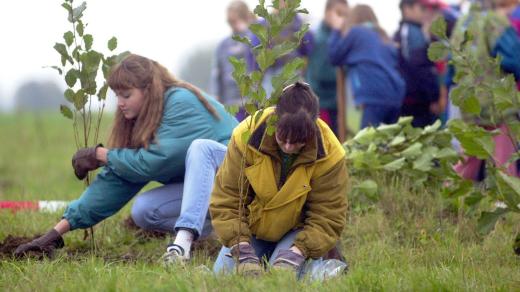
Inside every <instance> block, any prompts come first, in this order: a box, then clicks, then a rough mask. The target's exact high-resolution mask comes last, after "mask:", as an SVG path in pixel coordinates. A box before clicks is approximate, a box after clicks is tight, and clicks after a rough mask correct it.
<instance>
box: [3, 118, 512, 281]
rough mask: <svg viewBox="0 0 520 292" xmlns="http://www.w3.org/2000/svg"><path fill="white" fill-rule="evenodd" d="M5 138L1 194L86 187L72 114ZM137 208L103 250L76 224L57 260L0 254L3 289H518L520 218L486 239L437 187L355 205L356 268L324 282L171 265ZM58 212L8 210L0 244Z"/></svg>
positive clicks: (390, 192) (400, 189)
mask: <svg viewBox="0 0 520 292" xmlns="http://www.w3.org/2000/svg"><path fill="white" fill-rule="evenodd" d="M106 124H107V123H106ZM106 132H107V131H106V129H104V131H103V134H102V137H103V139H104V138H105V137H106ZM0 135H1V137H2V142H1V145H2V146H1V147H0V199H1V200H38V199H45V200H72V199H74V198H77V197H78V196H79V195H80V194H81V191H82V189H83V184H82V183H81V182H79V181H77V180H76V179H75V177H74V175H73V172H72V168H71V165H70V157H71V156H72V154H73V153H74V149H75V147H74V145H73V138H72V131H71V127H70V123H69V121H68V120H65V119H64V118H62V117H60V116H58V115H42V116H40V117H35V116H30V115H23V116H19V117H16V116H13V115H10V116H0ZM353 179H354V180H356V179H358V178H353ZM149 187H151V186H149ZM130 206H131V204H129V205H128V206H126V207H125V208H124V209H123V210H122V211H121V212H119V213H118V214H117V215H116V216H114V217H112V218H110V219H108V220H106V221H105V222H103V223H101V224H100V225H98V226H97V227H96V233H95V235H96V245H97V250H96V251H95V252H92V251H90V241H89V240H87V241H83V239H82V237H83V232H80V231H76V232H72V233H70V234H67V236H66V237H65V242H66V248H65V249H62V250H60V251H59V252H58V253H57V255H56V258H55V259H53V260H50V261H49V260H45V261H35V260H23V261H15V260H12V259H0V271H1V273H0V290H2V291H34V290H38V291H40V290H45V291H70V290H74V291H76V290H78V291H81V290H131V291H137V290H145V289H152V290H166V291H172V290H174V291H177V290H179V291H192V290H202V291H209V290H211V291H243V290H253V291H263V290H290V291H296V290H298V291H314V290H326V291H329V290H333V291H335V290H338V291H345V290H353V291H358V290H361V291H365V290H377V291H379V290H387V291H396V290H421V291H422V290H427V291H458V290H467V291H482V290H484V291H485V290H502V291H515V290H516V291H519V290H520V257H517V256H514V255H513V252H512V247H511V246H512V242H513V237H514V235H515V234H516V233H517V232H518V231H519V228H520V226H519V225H518V217H512V216H511V217H507V218H506V219H505V220H502V221H500V222H499V224H498V225H497V228H496V230H495V231H494V232H493V233H491V234H490V235H489V236H487V237H484V238H482V237H480V236H479V235H478V234H476V232H475V220H474V218H473V217H474V216H467V217H464V218H463V219H462V220H457V215H456V214H452V213H450V212H449V211H447V210H446V208H445V202H443V201H442V199H441V198H440V195H438V194H435V190H430V191H428V190H423V191H421V192H418V193H411V192H410V191H409V190H408V188H407V184H406V183H393V184H386V187H385V189H384V190H383V193H382V194H381V200H380V202H379V203H378V204H377V205H376V206H375V208H371V211H368V212H350V214H349V219H348V225H347V228H346V230H345V231H344V233H343V236H342V242H341V245H342V248H343V252H344V254H345V256H346V257H347V259H348V261H349V263H350V271H349V273H348V274H347V275H345V276H343V277H340V278H336V279H332V280H330V281H327V282H324V283H307V282H296V281H294V280H293V279H292V278H290V277H288V275H284V274H268V275H265V276H263V277H261V278H260V279H254V280H253V279H242V278H240V277H237V276H225V277H217V276H214V275H213V274H211V273H208V272H206V271H204V270H203V269H202V268H201V265H205V266H207V267H210V268H211V266H212V261H213V260H214V258H211V257H208V256H207V255H206V254H205V253H204V252H203V251H200V250H199V251H198V252H197V254H196V256H195V259H194V261H193V262H192V263H191V264H190V265H188V266H187V267H186V268H181V267H179V268H176V269H173V270H166V269H164V268H163V267H162V266H161V265H160V264H159V263H158V259H159V257H160V255H161V254H162V253H163V252H164V247H165V243H166V242H167V241H168V239H167V238H165V239H150V238H148V239H146V238H142V237H139V236H136V233H135V232H134V231H131V230H128V229H126V228H125V227H123V226H122V224H121V222H122V220H123V219H124V218H126V217H127V216H128V214H129V207H130ZM60 216H61V213H60V212H58V213H36V212H17V213H13V212H10V211H0V222H1V225H0V241H3V240H4V238H5V237H6V236H7V235H9V234H11V235H19V236H21V235H32V234H35V233H42V232H45V231H46V230H48V229H49V228H51V227H52V226H53V224H54V223H55V222H56V221H57V220H58V219H59V218H60Z"/></svg>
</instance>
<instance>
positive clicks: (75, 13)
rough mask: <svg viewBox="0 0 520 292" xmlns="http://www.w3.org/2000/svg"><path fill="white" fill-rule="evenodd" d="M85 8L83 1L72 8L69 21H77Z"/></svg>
mask: <svg viewBox="0 0 520 292" xmlns="http://www.w3.org/2000/svg"><path fill="white" fill-rule="evenodd" d="M85 9H87V2H83V3H81V5H79V6H78V7H76V8H74V9H73V10H72V21H71V20H69V21H70V22H76V21H78V20H79V19H80V18H81V17H83V12H84V11H85ZM80 36H81V35H80Z"/></svg>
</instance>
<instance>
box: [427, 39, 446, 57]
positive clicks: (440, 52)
mask: <svg viewBox="0 0 520 292" xmlns="http://www.w3.org/2000/svg"><path fill="white" fill-rule="evenodd" d="M448 53H449V49H448V47H447V46H446V45H445V44H444V43H442V42H433V43H432V44H431V45H430V47H429V48H428V58H429V59H430V60H432V61H440V60H442V59H444V58H446V56H447V55H448Z"/></svg>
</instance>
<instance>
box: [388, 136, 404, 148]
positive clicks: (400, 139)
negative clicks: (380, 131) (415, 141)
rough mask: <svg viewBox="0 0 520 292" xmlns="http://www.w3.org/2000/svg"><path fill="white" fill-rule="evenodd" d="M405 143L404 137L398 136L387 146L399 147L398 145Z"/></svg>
mask: <svg viewBox="0 0 520 292" xmlns="http://www.w3.org/2000/svg"><path fill="white" fill-rule="evenodd" d="M405 141H406V138H405V137H404V135H398V136H395V137H394V139H392V141H391V142H390V144H388V146H390V147H395V146H399V145H401V144H403V143H404V142H405Z"/></svg>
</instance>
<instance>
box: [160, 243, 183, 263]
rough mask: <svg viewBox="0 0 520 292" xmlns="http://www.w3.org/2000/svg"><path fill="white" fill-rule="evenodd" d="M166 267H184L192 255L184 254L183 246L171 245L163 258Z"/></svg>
mask: <svg viewBox="0 0 520 292" xmlns="http://www.w3.org/2000/svg"><path fill="white" fill-rule="evenodd" d="M161 259H162V262H163V264H164V266H166V267H171V266H176V265H178V264H181V265H184V264H185V263H186V262H187V261H189V259H190V255H189V254H186V253H185V252H184V248H182V246H180V245H177V244H174V243H171V244H169V245H168V247H167V248H166V252H165V253H164V254H163V256H162V257H161Z"/></svg>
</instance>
